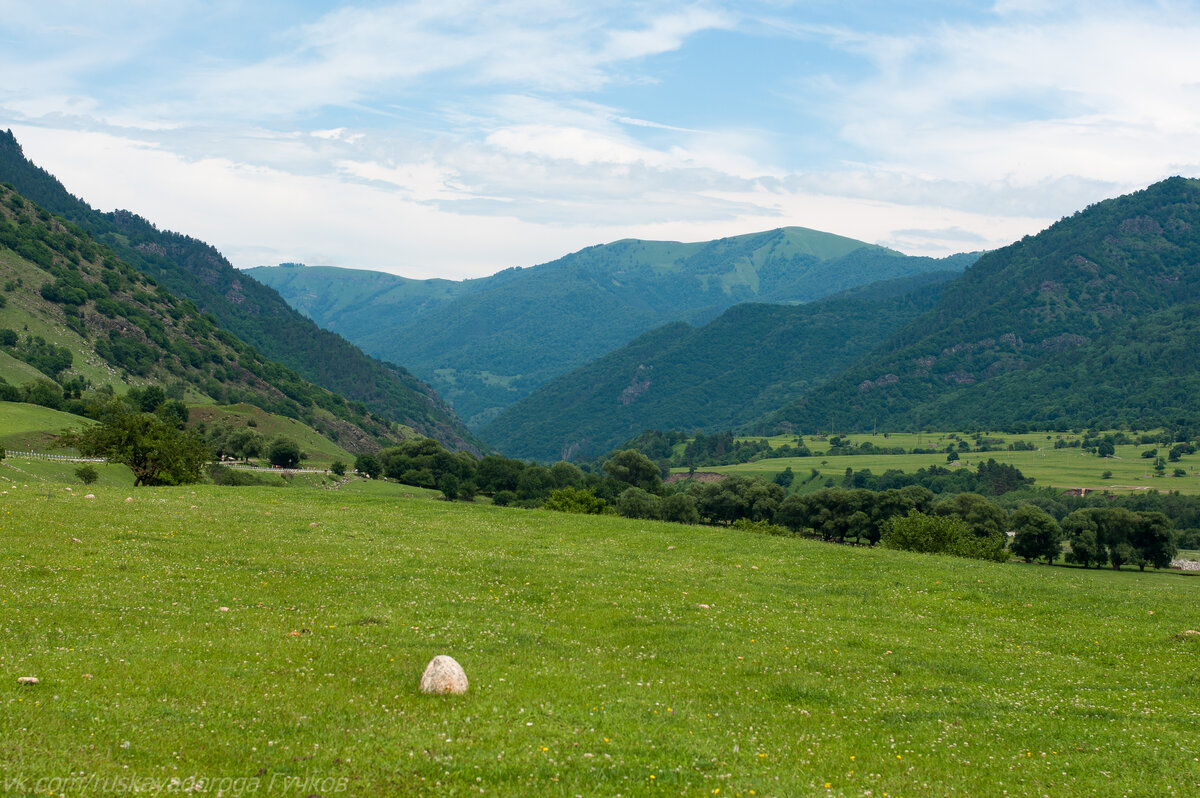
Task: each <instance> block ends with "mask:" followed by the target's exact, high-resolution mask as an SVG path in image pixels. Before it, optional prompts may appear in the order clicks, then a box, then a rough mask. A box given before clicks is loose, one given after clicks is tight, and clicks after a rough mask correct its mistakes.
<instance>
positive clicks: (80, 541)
mask: <svg viewBox="0 0 1200 798" xmlns="http://www.w3.org/2000/svg"><path fill="white" fill-rule="evenodd" d="M71 542H72V543H82V542H83V541H82V540H80V539H79V538H71Z"/></svg>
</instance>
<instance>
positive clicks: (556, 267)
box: [252, 227, 973, 429]
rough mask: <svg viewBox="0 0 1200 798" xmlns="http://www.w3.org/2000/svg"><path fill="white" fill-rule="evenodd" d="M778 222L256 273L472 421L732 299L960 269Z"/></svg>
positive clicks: (821, 292) (789, 296)
mask: <svg viewBox="0 0 1200 798" xmlns="http://www.w3.org/2000/svg"><path fill="white" fill-rule="evenodd" d="M971 260H973V257H972V256H956V257H955V258H952V259H947V260H945V261H935V260H931V259H929V258H910V257H907V256H904V255H901V254H900V253H898V252H894V251H891V250H887V249H884V248H882V247H875V246H870V245H867V244H864V243H863V242H861V241H855V240H853V239H849V238H844V237H842V236H836V235H832V234H829V233H822V232H820V231H816V230H809V229H806V228H801V227H787V228H782V229H778V230H771V231H767V232H763V233H754V234H751V235H744V236H735V237H732V238H726V239H721V240H718V241H708V242H698V243H677V242H669V241H639V240H633V239H629V240H624V241H617V242H614V243H612V244H605V245H602V246H594V247H589V248H587V249H584V250H581V251H579V252H575V253H572V254H570V255H567V256H566V257H563V258H560V259H558V260H556V261H553V262H551V263H545V264H542V265H540V266H535V267H533V268H528V269H507V270H505V271H503V272H500V273H499V274H496V275H493V276H492V277H488V278H484V279H481V280H472V281H467V282H464V283H448V282H447V281H444V280H429V281H414V280H405V279H404V278H401V277H384V276H380V275H378V274H370V273H364V272H346V271H343V270H338V269H311V268H305V267H297V266H284V267H275V268H266V269H255V270H253V271H252V274H253V275H254V276H255V277H257V278H258V279H261V280H263V281H265V282H267V283H268V284H270V285H272V286H274V287H276V288H277V289H278V290H279V291H280V292H281V293H282V294H283V295H284V297H285V298H287V299H288V300H289V301H290V302H292V303H293V304H294V305H295V306H297V307H301V308H303V309H305V310H306V312H308V313H310V314H311V315H312V317H313V318H314V319H316V320H317V322H318V323H320V324H321V325H323V326H325V327H328V328H329V329H334V330H338V331H340V332H342V333H343V334H345V335H347V336H348V337H350V338H351V339H352V340H354V341H355V342H356V343H358V344H359V345H361V346H362V347H363V348H364V349H366V350H367V351H368V352H371V353H373V354H375V355H377V356H379V357H384V358H387V359H391V360H396V361H398V362H402V363H406V364H408V365H409V366H410V368H412V369H413V370H414V371H415V372H416V373H417V374H418V375H419V376H420V377H422V379H426V380H428V381H430V382H431V383H432V384H433V385H434V387H436V388H437V390H438V391H439V393H441V394H442V395H443V396H445V397H446V398H448V399H449V400H450V401H451V403H452V404H453V405H454V407H455V409H456V410H457V411H458V412H459V414H460V415H461V416H462V417H463V418H465V419H467V422H468V424H469V425H470V426H471V427H472V428H473V429H481V428H482V427H483V426H484V425H486V424H487V423H488V422H489V421H490V420H491V419H492V418H493V417H495V415H496V414H497V413H498V412H499V411H500V410H501V409H503V408H504V407H507V406H508V405H511V404H512V403H513V402H515V401H517V400H519V399H520V398H522V397H523V396H525V395H527V394H529V393H530V392H532V391H533V390H535V389H536V388H538V387H539V386H541V385H543V384H545V383H547V382H548V381H550V380H551V379H553V378H555V377H558V376H560V375H562V374H565V373H567V372H569V371H571V370H572V369H574V368H577V367H579V366H582V365H584V364H586V363H588V362H589V361H592V360H595V359H596V358H599V357H601V356H603V355H605V354H607V353H608V352H610V351H612V350H615V349H617V348H618V347H620V346H622V345H624V344H626V343H627V342H629V341H630V340H631V339H633V338H634V337H636V336H638V335H641V334H642V333H645V332H647V331H649V330H652V329H654V328H656V327H659V326H662V325H664V324H667V323H670V322H674V321H687V322H691V323H704V322H707V321H709V320H711V319H712V318H714V317H715V316H717V315H718V314H719V313H720V312H721V311H722V310H724V309H726V308H729V307H731V306H733V305H736V304H738V303H741V302H750V301H755V300H765V301H772V302H800V301H809V300H813V299H817V298H820V297H822V296H826V295H828V294H832V293H836V292H837V291H840V290H843V289H846V288H850V287H853V286H856V285H861V284H864V283H870V282H875V281H877V280H884V279H889V278H894V277H901V276H906V275H912V274H919V273H924V272H928V271H936V270H944V269H951V270H954V271H959V270H961V269H962V268H963V267H964V266H965V265H966V263H967V262H969V261H971Z"/></svg>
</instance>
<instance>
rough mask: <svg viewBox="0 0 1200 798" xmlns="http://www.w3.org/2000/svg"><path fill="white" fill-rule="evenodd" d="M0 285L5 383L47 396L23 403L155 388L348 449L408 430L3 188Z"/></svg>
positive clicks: (53, 403) (57, 403) (62, 402)
mask: <svg viewBox="0 0 1200 798" xmlns="http://www.w3.org/2000/svg"><path fill="white" fill-rule="evenodd" d="M0 285H2V287H3V292H2V293H0V297H2V298H3V303H2V304H3V307H0V351H3V352H4V354H5V355H6V358H7V360H6V361H5V363H4V364H0V365H4V366H5V367H4V372H5V374H8V375H11V376H12V377H13V379H12V380H9V379H8V377H7V376H6V377H5V379H6V380H7V381H8V382H9V386H5V387H6V388H7V389H8V393H9V394H11V393H13V391H12V389H11V386H14V385H23V386H28V385H30V384H31V383H30V378H31V377H32V380H33V384H36V383H37V381H39V380H40V381H41V382H42V383H44V385H45V391H43V393H45V392H47V391H48V393H49V394H51V396H48V397H44V398H43V399H42V400H41V401H38V400H37V399H35V398H34V397H32V396H21V397H19V398H22V399H26V400H29V401H37V403H39V404H45V405H46V406H50V407H55V408H58V407H64V408H65V407H66V403H67V399H68V398H69V397H68V396H67V394H71V395H73V396H74V398H76V399H78V398H79V395H80V393H81V392H83V391H87V390H92V391H97V390H99V389H111V390H112V391H113V392H115V393H125V392H126V391H128V390H129V389H130V388H131V387H133V386H137V387H145V386H148V385H158V386H161V387H163V388H164V389H167V390H169V391H170V393H171V394H172V395H173V396H174V397H175V398H177V399H181V400H182V399H190V400H191V401H193V402H214V401H218V402H239V401H244V402H248V403H252V404H255V405H257V406H259V407H261V408H263V409H265V410H268V411H270V412H273V413H277V414H280V415H285V416H288V417H291V418H296V419H299V420H302V421H304V422H305V423H306V424H307V425H308V426H311V427H314V428H316V429H318V430H319V431H320V432H321V433H322V434H324V435H326V436H327V437H331V438H334V439H338V440H341V441H343V442H344V445H346V446H348V447H349V448H351V449H353V450H355V451H367V450H373V449H377V448H379V446H380V445H381V444H387V443H394V442H396V441H398V440H400V439H402V438H403V437H405V436H409V437H411V436H412V434H413V433H412V431H411V430H405V429H403V428H400V427H399V426H398V425H394V424H388V423H386V422H385V421H383V420H381V419H380V418H378V417H375V416H372V415H371V414H370V413H368V412H367V411H366V408H365V407H363V406H361V405H357V404H355V403H351V402H347V401H346V400H345V399H344V398H343V397H341V396H337V395H335V394H332V393H330V392H329V391H326V390H325V389H323V388H320V387H318V386H315V385H312V384H311V383H308V382H307V381H305V380H304V379H303V378H301V377H300V376H299V375H298V374H296V373H295V372H293V371H291V370H290V369H288V368H286V367H285V366H282V365H280V364H278V363H275V362H272V361H270V360H268V359H267V358H265V357H263V356H262V355H261V354H259V353H258V352H257V351H256V350H254V349H253V348H252V347H250V346H247V345H246V344H245V343H243V342H242V341H241V340H239V339H238V338H237V337H236V336H234V335H232V334H230V333H229V332H228V331H226V330H223V329H221V328H220V327H219V326H218V325H217V324H216V320H215V319H214V318H213V317H212V316H211V315H209V314H206V313H202V312H201V311H200V309H199V308H197V307H196V305H195V304H194V303H193V302H191V301H189V300H180V299H178V298H176V297H175V296H174V295H172V294H171V293H170V292H168V291H166V290H165V289H164V288H163V287H162V286H161V285H158V284H156V283H155V282H154V281H153V280H151V279H150V278H148V277H146V276H144V275H143V274H141V273H139V272H138V271H136V270H135V269H133V268H132V267H130V266H129V265H128V264H126V263H125V262H123V261H121V260H120V259H118V258H117V257H116V256H115V255H114V254H113V252H112V251H111V250H110V249H109V248H107V247H106V246H104V245H98V244H97V243H96V242H95V241H94V240H93V239H92V238H90V237H89V236H88V235H87V234H86V233H84V232H83V231H82V230H81V229H80V228H78V227H75V226H74V225H71V224H70V223H67V222H64V221H62V220H61V219H58V218H57V217H53V216H51V215H50V214H49V213H48V212H46V211H45V210H44V209H42V208H39V207H38V206H36V205H34V204H33V203H31V202H29V201H28V200H26V199H24V198H22V197H21V196H20V195H18V194H16V193H15V192H13V191H12V190H11V189H9V188H7V187H3V186H0ZM12 361H20V362H22V363H23V364H24V365H25V366H26V367H27V368H26V369H23V370H22V369H17V368H14V367H13V366H12V365H11V364H12ZM30 368H31V369H33V370H34V371H35V372H36V376H33V375H31V374H30V373H29V369H30ZM25 391H26V387H23V388H22V392H25ZM7 398H10V399H15V398H18V397H13V396H8V397H7Z"/></svg>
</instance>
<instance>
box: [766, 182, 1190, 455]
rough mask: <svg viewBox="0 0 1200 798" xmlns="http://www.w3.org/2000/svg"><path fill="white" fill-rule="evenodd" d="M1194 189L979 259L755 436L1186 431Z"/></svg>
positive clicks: (1165, 188) (1159, 188)
mask: <svg viewBox="0 0 1200 798" xmlns="http://www.w3.org/2000/svg"><path fill="white" fill-rule="evenodd" d="M1198 311H1200V181H1197V180H1186V179H1183V178H1171V179H1169V180H1166V181H1163V182H1161V183H1158V184H1155V185H1153V186H1151V187H1149V188H1147V189H1145V190H1143V191H1139V192H1136V193H1134V194H1130V195H1126V196H1123V197H1119V198H1117V199H1113V200H1107V201H1105V202H1101V203H1098V204H1096V205H1093V206H1091V207H1089V208H1087V209H1085V210H1082V211H1080V212H1078V213H1076V214H1074V215H1072V216H1070V217H1068V218H1065V219H1063V220H1062V221H1060V222H1058V223H1056V224H1054V225H1052V226H1051V227H1049V228H1048V229H1047V230H1045V231H1044V232H1042V233H1040V234H1038V235H1036V236H1030V237H1026V238H1024V239H1022V240H1021V241H1018V242H1016V243H1014V244H1012V245H1010V246H1008V247H1005V248H1003V249H1000V250H997V251H994V252H991V253H988V254H987V255H985V256H983V257H982V258H980V260H979V261H978V262H977V263H975V264H974V265H973V266H972V267H970V268H969V269H968V270H967V271H966V273H965V274H964V275H963V276H962V277H961V278H960V279H958V280H956V281H954V282H953V283H951V284H950V285H949V286H947V288H946V290H945V291H944V293H943V295H942V297H941V300H940V301H939V302H938V304H937V306H936V307H935V308H934V309H933V310H931V311H929V312H928V313H926V314H924V315H923V316H921V317H919V318H918V319H916V320H915V321H914V322H912V323H911V324H910V325H908V326H907V327H906V328H904V329H903V330H902V331H901V332H899V333H898V334H897V335H895V336H894V337H893V338H891V339H890V340H889V341H887V342H886V343H884V344H883V345H881V346H880V347H879V348H878V349H877V350H876V352H874V353H873V354H872V355H870V356H869V357H867V358H865V359H864V360H863V361H861V362H860V363H859V364H857V365H856V366H854V367H853V368H851V369H849V370H848V371H847V372H846V373H844V374H843V375H841V376H839V377H837V378H836V379H834V380H832V381H830V382H829V383H827V384H825V385H822V386H821V387H820V388H818V389H817V390H812V391H809V392H807V393H805V394H804V395H803V396H801V397H800V398H798V399H797V400H796V401H794V402H792V403H791V404H789V405H787V406H785V407H784V408H782V409H781V410H778V411H776V412H774V413H771V414H768V415H767V416H766V417H765V418H764V419H763V421H762V422H761V423H759V424H757V425H755V429H758V430H772V431H774V430H783V431H797V432H800V431H804V430H813V429H816V428H818V427H821V428H826V429H828V428H835V429H838V430H841V431H846V432H849V431H855V430H865V429H870V428H871V426H872V425H873V424H875V423H876V421H878V423H879V424H880V425H885V426H886V427H888V428H890V429H896V430H901V429H917V428H919V427H920V426H922V425H923V426H926V427H928V426H930V425H936V426H938V427H940V428H943V429H963V430H972V429H985V428H993V429H1008V430H1012V431H1022V430H1025V429H1063V428H1066V427H1098V428H1113V427H1140V428H1147V427H1154V426H1171V425H1175V424H1180V423H1188V424H1191V423H1195V422H1196V421H1197V420H1198V419H1200V406H1198V405H1197V404H1196V402H1195V401H1194V397H1195V396H1196V395H1197V392H1198V391H1200V359H1198V355H1197V351H1196V347H1195V346H1194V343H1193V342H1194V341H1195V340H1196V333H1197V322H1196V318H1197V315H1198Z"/></svg>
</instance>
